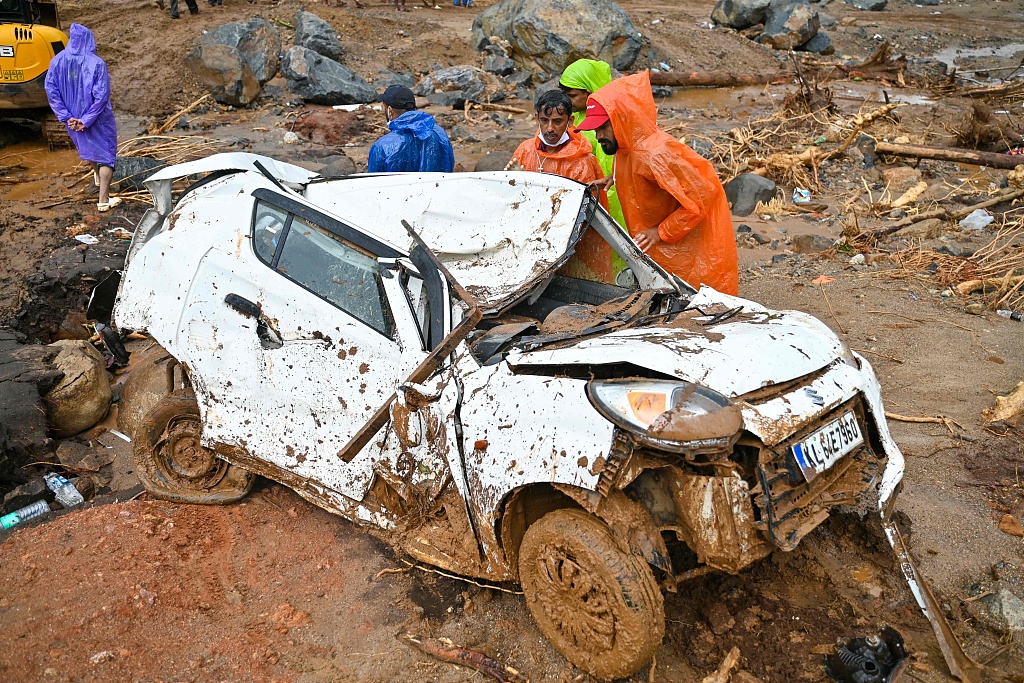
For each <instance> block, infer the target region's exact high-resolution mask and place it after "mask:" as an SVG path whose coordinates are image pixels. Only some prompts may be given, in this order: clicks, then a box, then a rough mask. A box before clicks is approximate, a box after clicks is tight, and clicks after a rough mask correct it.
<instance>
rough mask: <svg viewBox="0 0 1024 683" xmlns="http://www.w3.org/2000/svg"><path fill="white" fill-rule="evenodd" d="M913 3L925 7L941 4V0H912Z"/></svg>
mask: <svg viewBox="0 0 1024 683" xmlns="http://www.w3.org/2000/svg"><path fill="white" fill-rule="evenodd" d="M914 4H915V5H924V6H925V7H935V6H937V5H941V4H942V0H914Z"/></svg>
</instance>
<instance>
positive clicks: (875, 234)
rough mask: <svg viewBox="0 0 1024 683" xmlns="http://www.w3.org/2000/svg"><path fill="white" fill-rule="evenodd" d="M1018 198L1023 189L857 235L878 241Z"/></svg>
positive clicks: (924, 213) (911, 217)
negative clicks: (925, 222) (927, 222)
mask: <svg viewBox="0 0 1024 683" xmlns="http://www.w3.org/2000/svg"><path fill="white" fill-rule="evenodd" d="M879 144H882V143H879ZM875 149H878V146H877V145H876V146H875ZM1019 197H1024V188H1022V189H1019V190H1010V191H1009V192H1004V193H1003V194H1000V195H996V196H995V197H993V198H992V199H986V200H985V201H983V202H979V203H977V204H971V205H970V206H966V207H964V208H962V209H959V210H957V211H948V210H946V209H943V208H940V209H935V210H933V211H924V212H922V213H919V214H917V215H916V216H908V217H907V218H904V219H903V220H901V221H896V222H895V223H893V224H892V225H887V226H885V227H884V228H877V229H875V230H869V231H867V232H863V233H861V234H860V235H859V237H867V238H869V239H878V238H879V237H885V236H886V235H891V234H892V233H894V232H896V231H897V230H899V229H900V228H905V227H907V226H908V225H913V224H914V223H919V222H920V221H923V220H927V219H929V218H950V219H952V220H955V221H958V220H960V219H961V218H964V217H966V216H969V215H971V214H972V213H974V212H975V211H977V210H978V209H987V208H989V207H991V206H996V205H997V204H1003V203H1004V202H1012V201H1013V200H1014V199H1017V198H1019Z"/></svg>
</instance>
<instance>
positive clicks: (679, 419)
mask: <svg viewBox="0 0 1024 683" xmlns="http://www.w3.org/2000/svg"><path fill="white" fill-rule="evenodd" d="M587 397H588V398H589V399H590V402H591V403H592V404H593V405H594V407H595V408H596V409H597V411H598V412H599V413H601V414H602V415H604V416H605V417H606V418H608V420H610V421H611V422H613V423H614V424H616V425H618V426H619V427H622V428H623V429H626V430H628V431H630V432H632V433H633V434H635V435H637V436H638V437H640V439H641V440H642V441H644V442H646V443H648V444H650V445H652V446H654V447H656V448H663V449H666V450H669V451H673V452H676V453H693V452H698V451H715V450H721V449H723V448H728V447H731V446H732V444H733V443H734V442H735V440H736V437H737V436H738V435H739V432H740V430H741V429H742V428H743V416H742V414H741V413H740V409H739V406H737V405H735V404H733V403H732V401H730V400H729V399H728V398H726V397H725V396H722V395H721V394H719V393H718V392H715V391H712V390H711V389H708V388H707V387H703V386H700V385H699V384H691V383H689V382H678V381H670V380H647V379H608V380H593V381H591V382H590V383H589V384H588V385H587Z"/></svg>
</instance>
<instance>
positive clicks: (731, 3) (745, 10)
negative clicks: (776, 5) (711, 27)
mask: <svg viewBox="0 0 1024 683" xmlns="http://www.w3.org/2000/svg"><path fill="white" fill-rule="evenodd" d="M770 4H771V0H718V4H717V5H715V9H713V10H712V11H711V21H713V22H715V23H716V24H721V25H723V26H729V27H731V28H734V29H737V30H741V31H742V30H743V29H745V28H750V27H751V26H756V25H757V24H763V23H764V20H765V17H766V16H767V14H768V5H770Z"/></svg>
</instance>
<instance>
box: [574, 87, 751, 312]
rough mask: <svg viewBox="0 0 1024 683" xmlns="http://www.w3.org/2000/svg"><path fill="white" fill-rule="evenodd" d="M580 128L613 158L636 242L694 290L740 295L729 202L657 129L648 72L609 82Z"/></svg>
mask: <svg viewBox="0 0 1024 683" xmlns="http://www.w3.org/2000/svg"><path fill="white" fill-rule="evenodd" d="M578 128H579V130H593V131H594V132H595V133H596V135H597V141H598V143H599V144H600V145H601V148H602V149H603V150H604V151H605V153H606V154H614V155H615V169H614V172H613V173H612V178H613V180H612V182H614V183H615V187H616V189H617V190H618V194H619V200H620V201H621V202H622V213H623V215H624V216H625V218H626V225H627V226H629V233H630V235H631V236H632V237H633V240H634V241H635V242H636V243H637V245H638V246H639V247H640V248H641V249H643V250H644V251H645V252H647V254H648V255H649V256H650V257H651V258H653V259H654V260H655V262H656V263H658V265H660V266H661V267H662V268H664V269H665V270H667V271H668V272H670V273H674V274H675V275H678V276H679V277H681V278H682V279H684V280H686V282H688V283H689V284H691V285H693V286H694V287H700V285H702V284H705V285H709V286H711V287H714V288H715V289H717V290H718V291H720V292H723V293H725V294H733V295H735V294H737V292H738V290H739V270H738V265H737V256H736V238H735V235H734V234H733V229H732V218H731V216H730V214H729V202H728V201H727V200H726V198H725V190H724V189H723V188H722V182H721V181H720V180H719V179H718V174H717V173H715V169H714V167H713V166H712V165H711V162H709V161H708V160H707V159H705V158H703V157H702V156H700V155H699V154H697V153H696V152H694V151H693V150H692V149H690V148H689V147H687V146H686V145H684V144H683V143H681V142H679V141H678V140H676V139H675V138H674V137H672V136H671V135H669V134H668V133H666V132H665V131H663V130H661V129H660V128H658V110H657V106H656V105H655V104H654V96H653V94H652V93H651V78H650V74H649V73H648V72H646V71H645V72H643V73H639V74H635V75H633V76H627V77H626V78H620V79H618V80H615V81H612V82H611V83H609V84H608V85H606V86H604V87H603V88H601V89H600V90H598V91H597V92H595V93H594V94H593V95H591V97H590V99H589V101H588V103H587V117H586V118H585V119H584V120H583V122H582V123H581V124H580V125H579V127H578Z"/></svg>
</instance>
